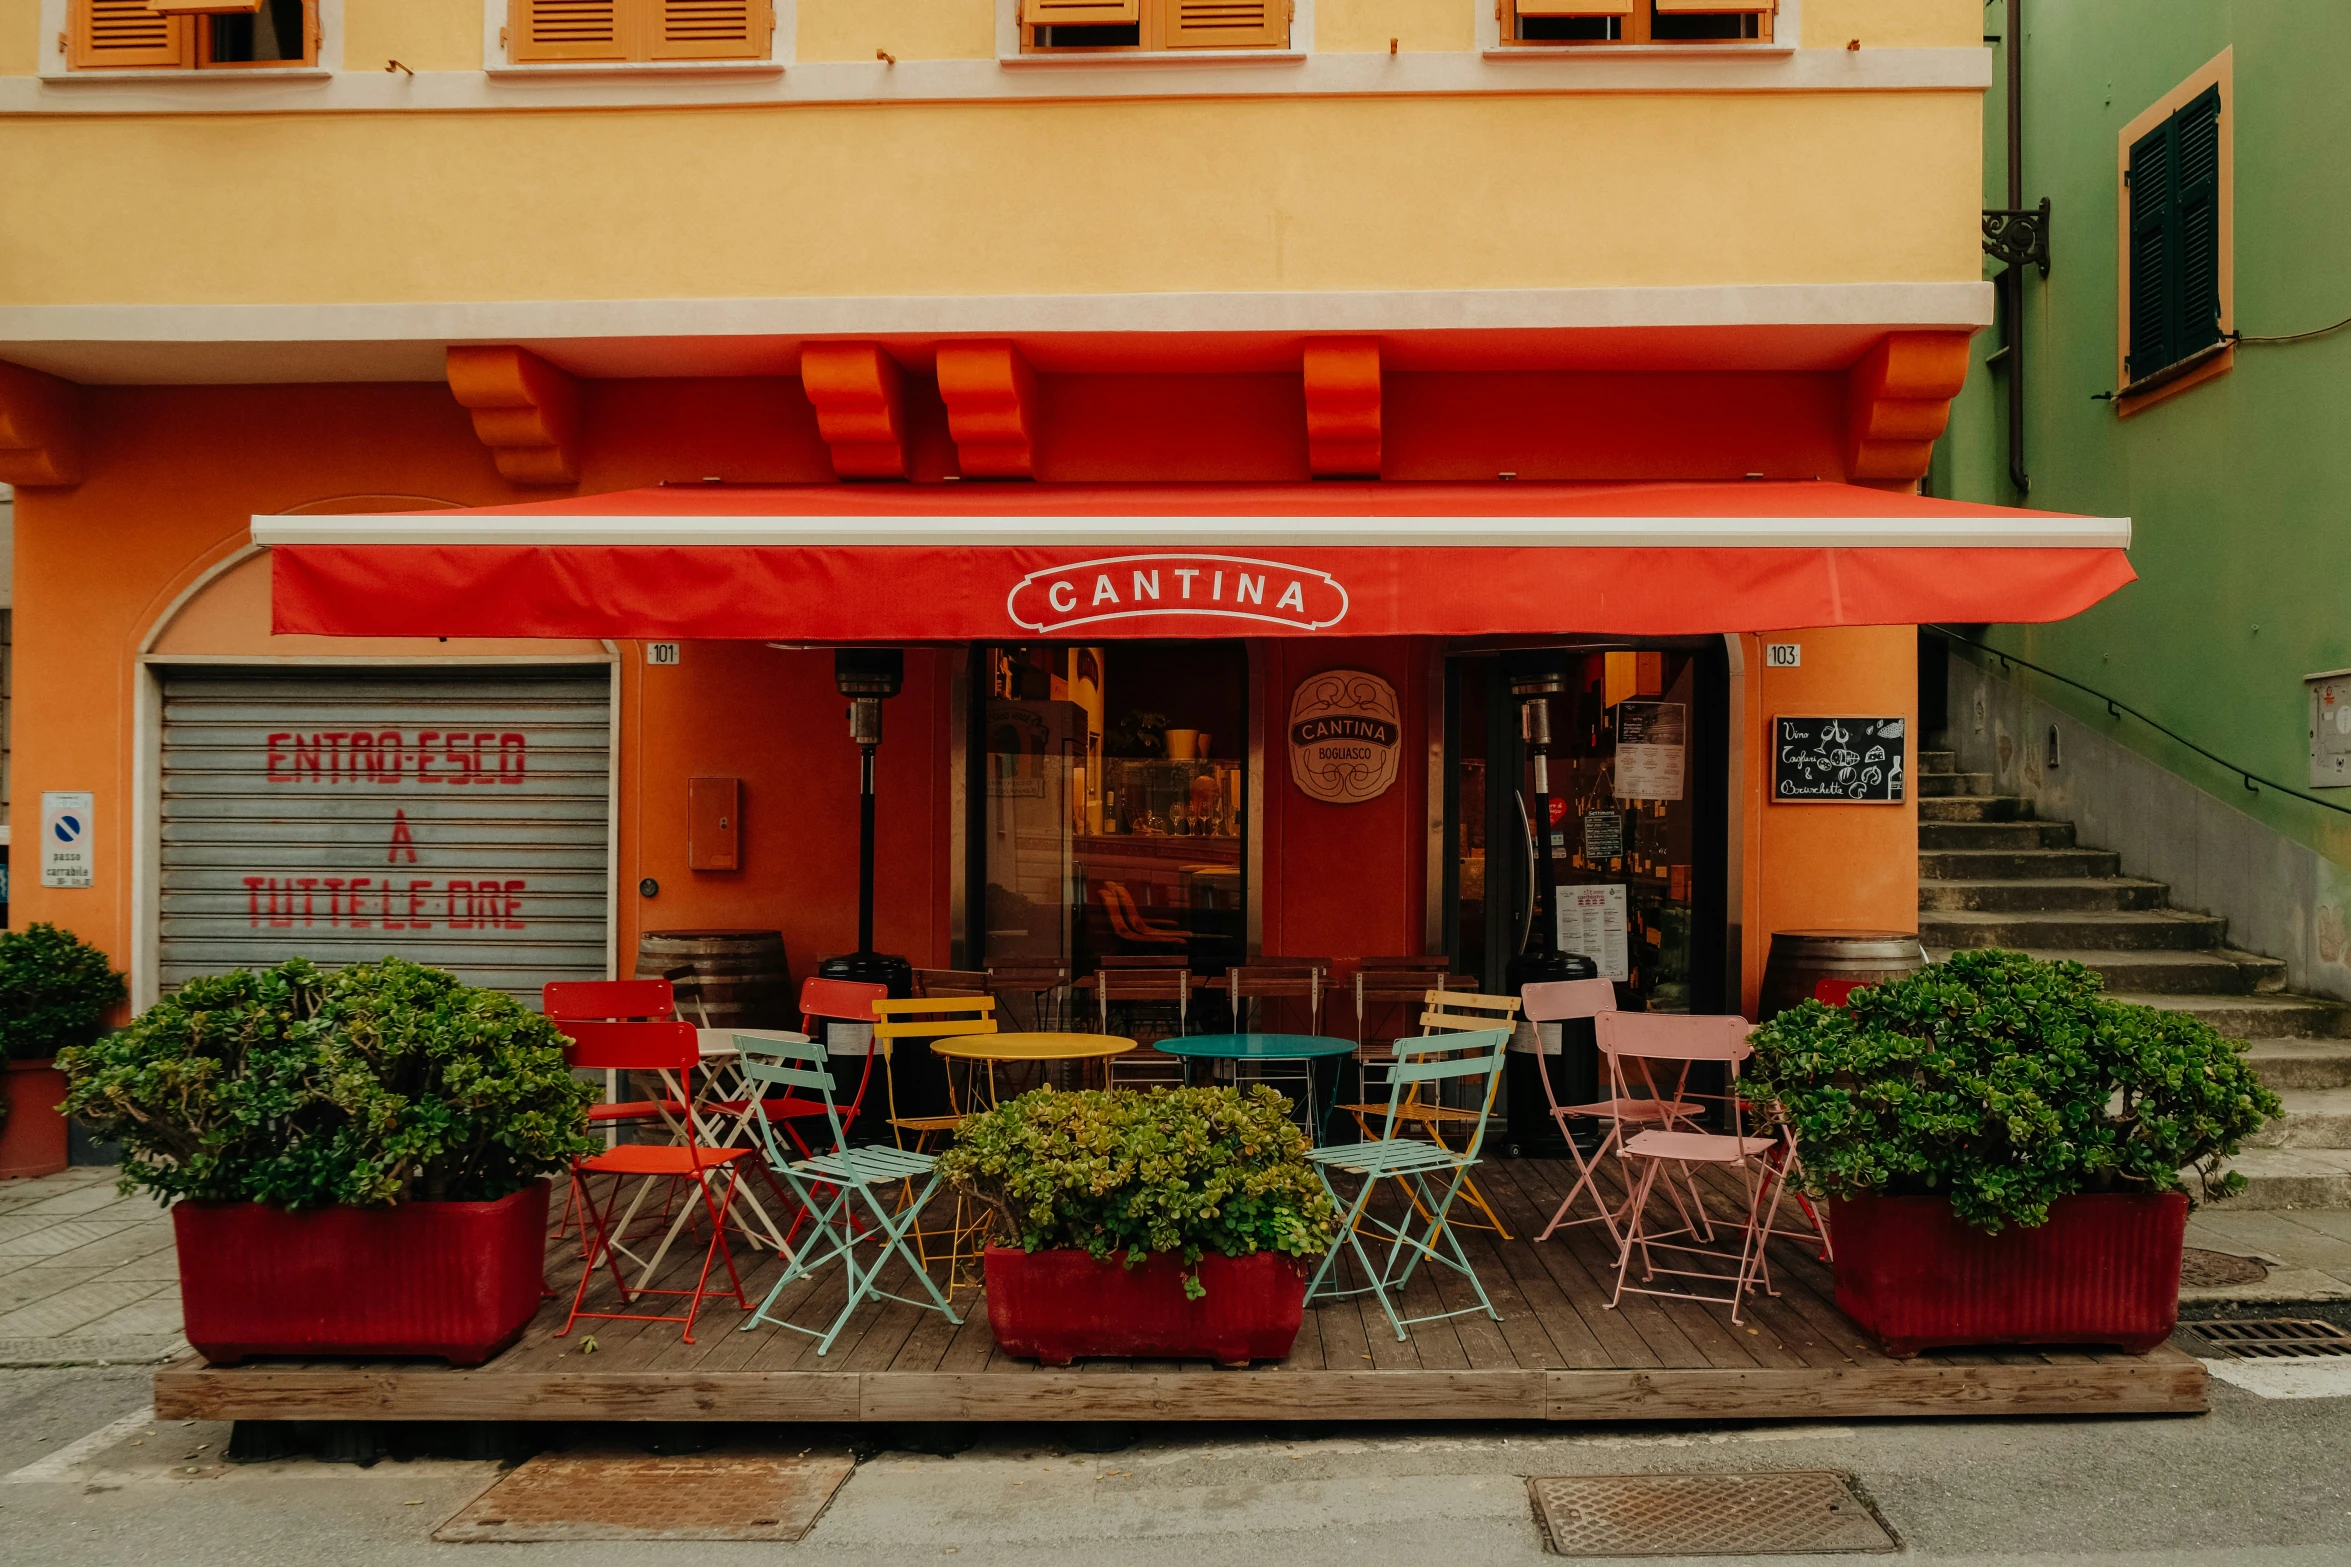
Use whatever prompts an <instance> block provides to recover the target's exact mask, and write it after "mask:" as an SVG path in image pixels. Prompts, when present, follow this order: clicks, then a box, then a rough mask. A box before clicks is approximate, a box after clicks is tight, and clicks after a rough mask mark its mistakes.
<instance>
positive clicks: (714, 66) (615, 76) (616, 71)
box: [482, 60, 784, 82]
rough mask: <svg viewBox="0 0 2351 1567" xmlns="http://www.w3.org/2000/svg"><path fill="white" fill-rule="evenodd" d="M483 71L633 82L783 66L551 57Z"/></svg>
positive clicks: (780, 70) (501, 78) (519, 77)
mask: <svg viewBox="0 0 2351 1567" xmlns="http://www.w3.org/2000/svg"><path fill="white" fill-rule="evenodd" d="M482 74H483V75H485V76H487V77H489V78H490V80H492V81H494V82H524V81H530V80H532V79H534V78H538V77H551V76H568V77H574V78H585V79H588V80H591V81H593V80H597V79H599V78H600V79H603V80H606V81H632V82H633V81H644V80H646V79H648V78H652V77H663V76H668V77H680V76H683V77H697V76H781V75H783V74H784V67H783V63H782V62H781V61H778V60H623V61H618V62H615V63H612V64H591V63H587V62H573V61H565V60H554V61H549V62H548V63H546V64H544V65H493V66H490V67H488V68H486V69H485V70H484V71H483V72H482Z"/></svg>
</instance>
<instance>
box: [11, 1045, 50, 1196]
mask: <svg viewBox="0 0 2351 1567" xmlns="http://www.w3.org/2000/svg"><path fill="white" fill-rule="evenodd" d="M0 1096H5V1097H6V1098H7V1100H8V1124H7V1125H6V1126H0V1180H8V1179H11V1178H13V1177H15V1176H20V1175H55V1174H56V1173H57V1172H58V1171H60V1170H62V1169H64V1168H65V1117H64V1116H63V1115H62V1114H60V1113H59V1112H58V1109H57V1107H58V1106H59V1105H61V1104H63V1103H64V1102H65V1074H64V1073H63V1072H60V1071H58V1070H57V1068H56V1067H54V1066H52V1065H51V1064H50V1063H49V1062H47V1061H11V1062H9V1063H8V1070H7V1072H6V1073H4V1074H0Z"/></svg>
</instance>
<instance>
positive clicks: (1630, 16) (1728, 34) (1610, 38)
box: [1497, 0, 1776, 45]
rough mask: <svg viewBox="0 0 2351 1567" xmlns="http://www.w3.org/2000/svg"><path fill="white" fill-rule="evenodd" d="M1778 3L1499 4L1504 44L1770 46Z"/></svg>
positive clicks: (1522, 0)
mask: <svg viewBox="0 0 2351 1567" xmlns="http://www.w3.org/2000/svg"><path fill="white" fill-rule="evenodd" d="M1775 9H1776V0H1499V10H1498V12H1497V14H1498V15H1499V16H1500V17H1501V18H1502V41H1503V42H1504V43H1505V44H1554V45H1556V44H1705V43H1768V42H1770V41H1771V23H1772V12H1773V11H1774V10H1775Z"/></svg>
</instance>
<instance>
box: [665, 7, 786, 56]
mask: <svg viewBox="0 0 2351 1567" xmlns="http://www.w3.org/2000/svg"><path fill="white" fill-rule="evenodd" d="M769 18H770V13H769V11H768V7H767V0H655V4H654V13H653V28H652V32H653V43H652V58H654V59H656V60H761V59H765V58H766V57H767V38H768V33H769V32H770V31H771V30H772V29H773V27H774V25H775V24H774V23H773V22H772V21H771V20H770V19H769Z"/></svg>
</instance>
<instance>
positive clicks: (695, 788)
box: [686, 778, 743, 871]
mask: <svg viewBox="0 0 2351 1567" xmlns="http://www.w3.org/2000/svg"><path fill="white" fill-rule="evenodd" d="M686 867H687V869H689V870H697V871H739V870H741V869H742V868H743V780H742V779H740V778H689V779H687V780H686Z"/></svg>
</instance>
